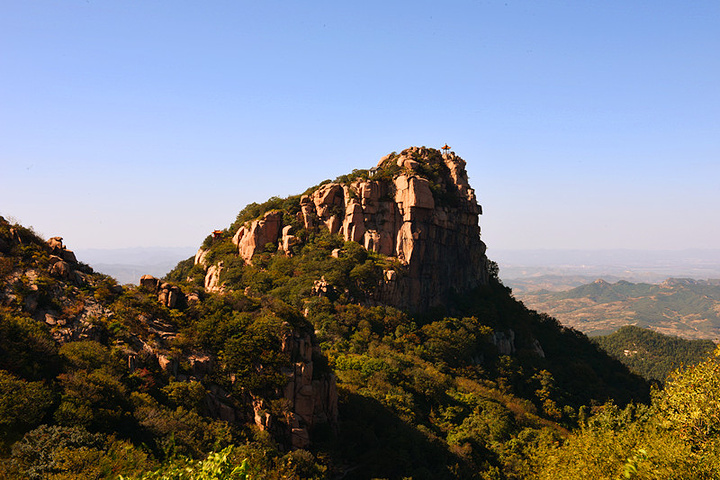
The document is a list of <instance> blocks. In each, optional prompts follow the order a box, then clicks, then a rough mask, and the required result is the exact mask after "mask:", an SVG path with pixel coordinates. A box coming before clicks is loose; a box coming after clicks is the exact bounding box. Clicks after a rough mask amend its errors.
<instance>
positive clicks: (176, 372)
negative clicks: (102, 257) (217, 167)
mask: <svg viewBox="0 0 720 480" xmlns="http://www.w3.org/2000/svg"><path fill="white" fill-rule="evenodd" d="M448 159H451V160H452V163H453V164H454V165H455V173H454V174H453V169H452V168H451V167H449V166H448V165H447V163H446V161H447V160H448ZM426 160H427V161H426ZM461 162H462V163H461ZM463 163H464V161H462V160H461V159H459V158H458V157H455V156H454V155H450V154H446V156H443V154H442V153H440V152H439V151H437V150H433V149H423V148H421V147H413V148H411V149H407V150H404V151H403V152H401V153H400V154H391V155H389V156H387V157H385V159H384V160H382V161H381V164H380V165H381V168H378V169H377V170H375V171H374V172H373V176H372V177H370V171H355V172H353V173H352V174H350V175H348V176H344V178H340V179H338V180H337V181H336V182H329V183H325V184H323V185H319V186H316V187H313V188H311V189H309V190H308V191H307V192H306V193H305V194H304V195H305V197H304V199H303V195H298V196H294V197H288V198H286V199H280V198H271V199H270V200H268V201H267V202H265V203H263V204H251V205H248V206H247V207H246V208H245V209H244V210H242V211H241V212H240V213H239V214H238V216H237V218H236V219H235V222H233V223H232V224H231V226H230V227H229V228H227V229H224V230H218V231H216V232H213V233H212V234H211V235H209V236H208V237H207V238H206V240H205V241H204V242H203V245H202V246H201V248H200V249H199V251H198V253H197V254H196V255H195V256H193V257H190V258H188V259H186V260H184V261H182V262H180V263H179V264H178V265H177V266H176V268H175V269H173V271H171V272H170V273H169V274H168V275H167V276H166V277H165V278H164V279H158V278H155V277H152V276H150V275H147V276H144V277H143V278H142V279H141V282H140V285H138V286H127V285H126V286H119V285H117V283H116V282H115V281H114V280H113V279H112V278H110V277H107V276H104V275H100V274H97V273H94V272H92V271H91V270H90V267H87V266H83V264H81V263H80V262H77V261H73V258H74V254H72V252H70V253H68V252H69V251H68V250H67V248H66V247H64V245H62V243H61V242H60V241H59V240H57V239H56V238H53V239H50V240H48V241H45V240H43V239H41V238H39V237H37V236H36V235H34V234H32V232H31V231H29V230H28V229H24V228H23V227H21V226H17V225H10V224H9V223H7V222H4V220H3V221H2V222H0V254H2V257H1V258H0V266H2V268H0V274H2V275H0V277H2V280H3V290H2V291H1V292H0V293H1V295H0V328H2V329H3V331H4V332H11V333H12V335H10V334H7V335H2V336H0V351H2V352H9V353H7V354H4V355H2V356H0V358H11V359H13V361H11V362H6V363H4V364H2V365H0V370H4V371H7V372H8V373H2V376H0V395H1V396H2V400H3V402H5V403H2V402H0V403H2V405H8V406H9V407H7V408H11V409H13V410H12V411H13V412H16V411H17V412H20V411H22V406H23V405H25V404H26V400H25V399H24V398H19V397H18V396H17V395H16V393H14V392H18V391H22V392H26V393H27V395H26V396H28V397H29V398H31V399H32V401H33V402H34V404H35V405H37V408H36V409H35V410H34V411H33V413H32V415H30V414H28V415H25V416H22V417H21V416H18V418H22V421H17V422H13V423H11V424H10V425H7V424H6V423H5V424H3V423H0V428H1V429H3V430H2V433H3V435H4V436H3V437H2V442H1V444H0V451H1V453H2V455H4V456H5V460H4V461H3V462H0V474H3V475H5V476H6V477H8V478H24V476H27V475H30V474H29V473H28V472H40V473H39V474H38V475H39V477H38V478H43V476H44V477H48V476H50V475H61V474H66V475H86V476H87V475H89V473H88V472H87V471H86V470H82V469H89V468H95V466H97V465H101V466H102V465H104V466H107V470H106V471H107V472H111V471H112V472H118V471H121V472H124V474H128V475H140V474H141V473H142V472H147V471H149V470H152V469H153V468H155V467H156V466H158V465H159V464H160V462H162V463H163V464H164V465H166V466H172V465H189V464H188V463H185V464H182V460H178V458H181V456H183V455H184V456H187V457H191V458H193V457H194V458H201V457H202V456H204V455H207V454H208V453H209V451H211V450H213V449H215V450H218V449H221V448H231V447H232V448H234V450H233V449H232V448H231V450H229V451H233V452H236V454H237V455H238V457H235V458H236V459H237V464H238V465H239V464H240V462H241V461H242V460H243V459H245V460H248V461H249V462H250V465H251V467H252V468H253V469H254V470H252V471H253V472H254V473H253V475H265V476H268V477H269V478H333V477H344V478H348V479H353V478H357V479H361V478H373V477H378V478H398V479H399V478H403V477H408V476H412V477H414V478H470V479H472V478H486V477H487V476H488V475H490V476H495V477H497V476H500V478H522V477H526V476H527V475H529V474H530V473H531V472H532V471H533V468H534V467H533V465H534V464H533V462H534V460H533V459H532V457H531V456H530V455H529V453H528V452H531V451H532V449H533V448H534V447H533V445H539V444H540V443H542V445H545V444H546V442H547V445H551V444H552V443H553V442H557V441H559V440H560V439H561V438H562V437H563V435H566V434H567V432H568V429H570V428H574V427H576V426H577V425H578V422H580V421H581V419H582V418H583V416H584V415H586V411H587V408H588V406H591V405H600V404H602V403H605V402H608V401H612V402H615V403H616V404H618V405H625V404H628V403H629V402H633V401H648V399H649V389H648V385H647V383H646V382H644V381H643V380H642V379H641V378H640V377H638V376H636V375H633V374H631V373H629V372H628V370H627V369H626V368H625V367H624V366H622V365H621V364H620V363H619V362H617V361H616V360H614V359H612V358H610V357H609V356H608V355H607V354H605V353H604V352H602V351H601V350H599V349H598V348H597V346H595V345H593V344H592V343H591V342H590V341H589V340H588V339H587V337H585V336H584V335H583V334H581V333H580V332H577V331H575V330H572V329H568V328H563V327H562V326H560V325H559V324H558V322H557V321H556V320H554V319H553V318H551V317H549V316H547V315H544V314H540V313H537V312H534V311H530V310H528V309H526V308H525V307H524V306H523V305H522V304H521V303H519V302H517V301H516V300H514V299H513V298H512V296H511V295H510V291H509V289H508V288H506V287H505V286H503V285H502V283H501V282H500V280H499V279H498V278H497V275H498V269H497V265H495V264H494V263H493V262H491V261H489V260H488V259H487V257H486V256H485V247H484V244H483V243H482V241H481V239H480V237H479V233H480V232H479V226H478V225H477V215H478V214H479V206H477V203H476V202H475V201H474V193H473V192H472V191H471V189H470V188H469V185H466V181H465V180H464V178H463V170H461V169H460V168H459V166H462V165H463ZM411 172H414V173H411ZM453 175H454V176H453ZM373 182H376V183H373ZM381 184H382V185H385V186H381ZM353 185H355V187H353ZM372 185H377V189H375V193H373V188H374V187H373V186H372ZM345 186H348V188H347V190H346V189H345V188H344V187H345ZM366 186H368V188H367V189H366V188H365V187H366ZM384 188H387V189H388V190H387V191H385V190H383V189H384ZM365 192H368V195H367V196H365ZM346 199H347V201H346ZM431 199H432V203H431V202H430V200H431ZM365 200H367V201H365ZM363 202H364V203H363ZM382 203H386V204H387V205H386V207H388V208H385V207H383V206H382V205H381V204H382ZM400 203H402V209H401V207H400V206H398V205H399V204H400ZM431 205H432V207H433V208H430V207H431ZM373 207H377V210H373ZM390 207H392V208H390ZM384 208H385V209H384ZM303 209H305V212H303ZM438 212H439V213H438ZM448 213H453V214H455V213H457V214H458V215H459V219H451V218H447V217H448ZM443 215H444V217H443ZM366 218H367V220H366ZM389 219H392V221H390V220H389ZM385 220H388V221H385ZM288 227H290V228H288ZM450 227H451V228H450ZM363 229H364V232H363V231H362V230H363ZM455 230H457V231H458V232H459V234H458V235H455V234H454V232H455ZM18 232H19V233H18ZM361 232H362V234H361ZM383 232H384V233H385V234H388V233H391V235H390V238H393V236H394V240H393V241H392V242H387V238H388V235H383ZM356 240H362V244H361V243H359V242H358V241H356ZM376 240H377V241H376ZM366 247H369V248H366ZM433 248H436V249H437V250H436V253H433V252H432V249H433ZM384 249H389V251H390V253H391V255H386V254H385V253H383V252H388V250H384ZM53 252H55V253H53ZM437 252H441V253H442V252H447V253H448V255H449V259H450V260H449V261H448V262H447V263H448V264H449V265H450V266H452V267H453V268H449V267H448V265H445V266H441V265H438V263H437V262H440V261H441V260H442V258H443V256H442V254H438V253H437ZM57 253H59V254H60V255H57ZM53 257H56V258H53ZM424 259H428V260H430V262H429V263H428V265H431V267H428V266H426V265H423V261H424ZM421 260H423V261H421ZM61 262H63V263H61ZM55 265H57V266H55ZM74 272H79V273H74ZM390 272H394V274H393V273H390ZM444 282H447V284H445V283H444ZM398 285H400V287H398ZM436 287H437V291H432V292H430V290H433V289H435V288H436ZM426 292H428V294H427V297H426V296H425V295H426ZM418 297H419V300H418V304H417V305H416V306H415V308H413V305H412V303H413V302H414V301H415V299H418ZM48 315H49V316H48ZM88 329H89V330H88ZM83 335H85V336H83ZM33 339H35V340H33ZM32 342H35V343H32ZM43 348H46V349H49V352H50V353H48V354H42V355H38V358H35V356H34V355H29V356H28V355H26V354H23V353H22V352H24V351H27V352H41V351H43V350H42V349H43ZM49 359H58V361H57V362H55V365H56V366H55V367H53V368H49V367H48V366H46V365H45V363H43V362H45V361H46V360H49ZM38 362H39V363H38ZM34 382H41V383H42V387H41V386H40V385H39V384H37V383H34ZM3 385H8V386H9V388H7V389H5V387H4V386H3ZM43 389H44V390H43ZM48 395H50V396H51V397H52V398H55V399H56V400H55V401H54V402H49V403H48V402H43V401H41V399H42V398H44V397H46V396H48ZM3 408H5V407H3ZM538 442H540V443H538ZM141 445H145V446H146V447H141ZM121 449H124V451H126V454H124V455H123V456H120V457H119V456H118V455H116V454H115V453H114V452H117V451H118V450H121ZM39 450H42V451H43V452H45V453H44V454H43V457H42V458H38V457H37V455H34V453H33V452H37V451H39ZM80 452H92V454H93V455H95V456H96V458H97V460H96V461H94V462H88V463H86V464H84V465H78V464H77V462H75V463H73V461H72V459H73V458H79V457H78V455H79V454H80ZM511 452H515V453H511ZM125 459H127V460H125ZM113 462H114V463H113ZM177 462H180V463H179V464H178V463H177ZM98 468H100V467H98ZM102 468H105V467H102ZM168 468H169V467H168ZM183 468H184V467H183ZM79 472H81V473H79ZM33 475H35V474H33ZM103 475H104V474H103ZM103 475H101V474H99V473H98V474H95V476H96V477H98V478H110V477H108V476H103Z"/></svg>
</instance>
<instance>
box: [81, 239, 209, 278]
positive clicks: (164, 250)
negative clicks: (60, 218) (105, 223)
mask: <svg viewBox="0 0 720 480" xmlns="http://www.w3.org/2000/svg"><path fill="white" fill-rule="evenodd" d="M196 251H197V247H133V248H108V249H105V248H87V249H76V253H77V255H78V256H79V257H80V258H82V259H83V261H84V262H85V263H87V264H88V265H90V266H91V267H93V269H95V271H97V272H101V273H104V274H106V275H110V276H111V277H113V278H115V279H116V280H117V281H118V283H120V284H122V285H126V284H133V285H137V284H138V282H139V281H140V277H142V276H143V275H152V276H154V277H163V276H165V274H166V273H168V272H169V271H170V270H172V269H173V268H175V265H177V263H178V262H179V261H181V260H184V259H186V258H188V257H190V256H192V255H195V252H196Z"/></svg>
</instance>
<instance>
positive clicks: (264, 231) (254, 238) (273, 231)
mask: <svg viewBox="0 0 720 480" xmlns="http://www.w3.org/2000/svg"><path fill="white" fill-rule="evenodd" d="M282 216H283V214H282V212H280V211H272V212H267V213H265V215H263V218H261V219H258V220H254V221H252V222H250V225H249V226H244V225H243V226H242V227H240V228H239V229H238V231H237V233H235V236H234V237H233V239H232V241H233V243H234V244H235V245H237V247H238V252H239V253H240V256H241V257H242V258H243V259H244V260H245V261H246V262H247V263H249V264H252V257H253V255H255V253H256V252H257V251H259V250H262V249H263V248H265V245H267V244H268V243H277V241H278V237H279V236H280V229H281V227H282Z"/></svg>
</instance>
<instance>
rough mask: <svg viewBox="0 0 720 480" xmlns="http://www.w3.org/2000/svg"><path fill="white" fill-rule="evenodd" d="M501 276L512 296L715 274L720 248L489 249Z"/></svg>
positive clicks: (719, 269) (718, 269)
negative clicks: (597, 283) (598, 283)
mask: <svg viewBox="0 0 720 480" xmlns="http://www.w3.org/2000/svg"><path fill="white" fill-rule="evenodd" d="M488 257H489V258H491V259H492V260H494V261H496V262H498V264H499V265H500V278H502V280H503V283H505V285H507V286H509V287H511V288H512V289H513V291H514V292H515V293H516V294H524V293H529V292H533V291H538V290H550V291H562V290H568V289H570V288H573V287H577V286H580V285H583V284H586V283H591V282H593V281H594V280H596V279H598V278H602V279H603V280H605V281H607V282H610V283H614V282H617V281H619V280H626V281H628V282H643V283H660V282H662V281H664V280H665V279H667V278H669V277H682V278H696V279H708V278H720V250H719V249H705V250H700V249H694V250H617V249H616V250H503V249H497V250H496V249H489V250H488Z"/></svg>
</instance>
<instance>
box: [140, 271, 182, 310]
mask: <svg viewBox="0 0 720 480" xmlns="http://www.w3.org/2000/svg"><path fill="white" fill-rule="evenodd" d="M140 286H141V287H143V288H145V289H146V290H148V291H150V292H152V293H155V294H157V296H158V301H159V302H160V303H162V304H163V305H165V306H166V307H168V308H175V307H176V306H177V305H178V301H179V300H180V299H184V298H185V295H184V294H183V292H182V290H180V287H178V286H177V285H170V284H169V283H167V282H163V281H162V280H159V279H157V278H155V277H153V276H152V275H143V276H142V277H140Z"/></svg>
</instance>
